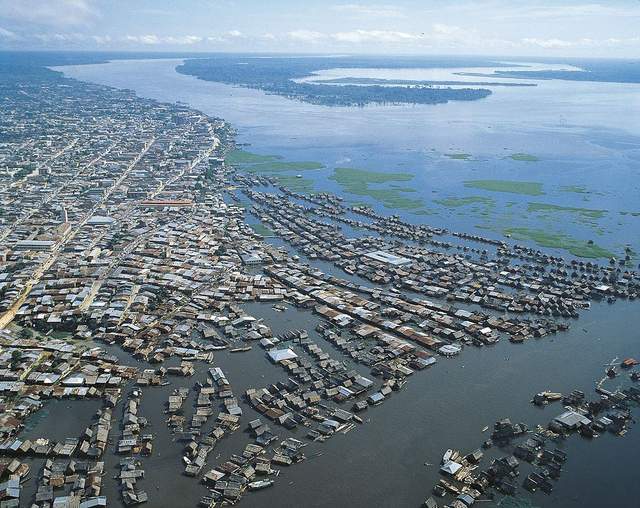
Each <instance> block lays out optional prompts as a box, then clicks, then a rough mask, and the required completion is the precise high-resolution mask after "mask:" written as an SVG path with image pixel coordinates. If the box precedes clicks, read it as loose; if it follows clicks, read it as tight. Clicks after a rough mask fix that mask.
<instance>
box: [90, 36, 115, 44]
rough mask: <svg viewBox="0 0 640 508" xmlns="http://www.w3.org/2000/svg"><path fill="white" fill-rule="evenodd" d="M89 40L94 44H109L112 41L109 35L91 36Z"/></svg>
mask: <svg viewBox="0 0 640 508" xmlns="http://www.w3.org/2000/svg"><path fill="white" fill-rule="evenodd" d="M91 38H92V39H93V41H94V42H95V43H96V44H109V43H110V42H111V40H112V39H111V36H109V35H92V36H91Z"/></svg>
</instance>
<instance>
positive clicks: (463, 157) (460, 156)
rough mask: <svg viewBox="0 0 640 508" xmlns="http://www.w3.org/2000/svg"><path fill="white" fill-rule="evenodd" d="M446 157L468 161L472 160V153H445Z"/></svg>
mask: <svg viewBox="0 0 640 508" xmlns="http://www.w3.org/2000/svg"><path fill="white" fill-rule="evenodd" d="M444 156H445V157H449V159H453V160H456V161H468V160H471V154H470V153H445V154H444Z"/></svg>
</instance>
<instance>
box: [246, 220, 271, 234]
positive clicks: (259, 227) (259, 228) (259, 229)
mask: <svg viewBox="0 0 640 508" xmlns="http://www.w3.org/2000/svg"><path fill="white" fill-rule="evenodd" d="M251 229H253V230H254V231H255V232H256V233H258V234H259V235H262V236H273V231H271V230H270V229H269V228H268V227H266V226H265V225H264V224H262V223H258V224H251Z"/></svg>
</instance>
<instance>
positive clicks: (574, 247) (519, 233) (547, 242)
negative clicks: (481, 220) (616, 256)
mask: <svg viewBox="0 0 640 508" xmlns="http://www.w3.org/2000/svg"><path fill="white" fill-rule="evenodd" d="M503 233H504V234H506V235H511V236H512V237H513V238H516V239H518V240H531V241H533V242H535V243H536V244H538V245H540V246H542V247H549V248H553V249H562V250H566V251H568V252H570V253H571V254H573V255H574V256H576V257H580V258H591V259H598V258H610V257H612V256H613V254H612V253H611V252H610V251H608V250H607V249H604V248H602V247H600V246H598V245H596V244H593V243H589V242H585V241H582V240H577V239H575V238H572V237H570V236H568V235H564V234H561V233H552V232H549V231H546V230H543V229H531V228H506V229H504V230H503Z"/></svg>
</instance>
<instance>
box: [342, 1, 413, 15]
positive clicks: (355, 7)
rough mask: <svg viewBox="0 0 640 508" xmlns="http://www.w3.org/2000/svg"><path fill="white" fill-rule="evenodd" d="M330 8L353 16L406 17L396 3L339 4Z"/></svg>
mask: <svg viewBox="0 0 640 508" xmlns="http://www.w3.org/2000/svg"><path fill="white" fill-rule="evenodd" d="M331 9H332V10H334V11H337V12H343V13H347V14H352V15H354V16H359V17H362V16H370V17H374V18H406V17H407V15H406V14H405V13H404V11H403V10H402V9H401V8H400V7H398V6H397V5H377V6H373V5H364V4H341V5H334V6H333V7H331Z"/></svg>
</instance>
